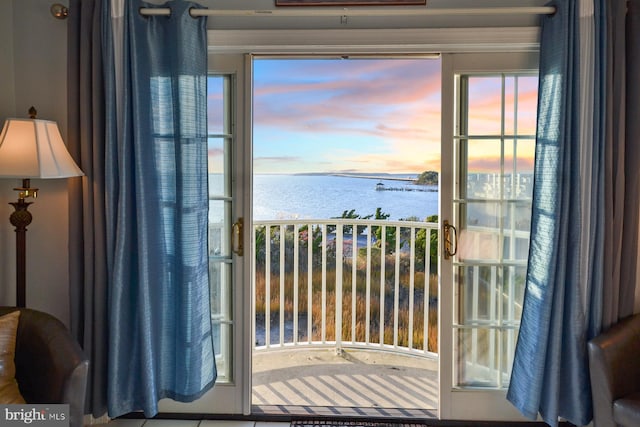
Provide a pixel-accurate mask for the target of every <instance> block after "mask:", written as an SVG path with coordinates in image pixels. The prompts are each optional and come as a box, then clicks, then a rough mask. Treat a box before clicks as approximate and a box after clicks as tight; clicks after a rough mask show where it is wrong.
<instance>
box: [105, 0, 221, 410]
mask: <svg viewBox="0 0 640 427" xmlns="http://www.w3.org/2000/svg"><path fill="white" fill-rule="evenodd" d="M105 3H106V4H105V9H104V11H103V18H104V24H105V26H104V28H105V31H106V33H107V34H106V37H105V39H106V40H107V44H108V45H107V46H106V49H105V52H106V56H105V69H106V75H107V77H106V82H105V84H106V97H107V112H106V116H107V125H106V134H107V136H106V156H107V159H106V179H107V206H106V209H107V235H108V236H107V240H108V242H107V252H108V270H109V326H110V332H109V365H108V378H109V379H108V410H109V415H110V416H111V417H117V416H119V415H122V414H125V413H128V412H132V411H139V410H142V411H144V414H145V416H147V417H152V416H154V415H155V414H156V413H157V412H158V401H159V400H160V399H162V398H171V399H174V400H178V401H183V402H188V401H193V400H195V399H197V398H199V397H200V396H201V395H202V394H203V393H204V392H206V391H207V390H209V389H210V388H211V387H212V386H213V384H214V382H215V379H216V368H215V359H214V351H213V339H212V327H211V315H210V295H209V281H208V256H207V255H208V254H207V238H206V236H207V223H208V218H207V215H208V189H207V185H208V184H207V111H206V109H207V102H206V97H207V75H206V74H207V43H206V20H205V19H202V18H192V17H191V16H190V15H189V9H190V8H194V7H198V6H197V5H195V4H193V3H189V2H186V1H181V0H176V1H172V2H169V3H167V4H165V5H162V7H168V8H170V9H171V15H170V17H166V16H157V17H143V16H141V15H140V14H139V12H138V11H139V9H140V8H141V7H152V6H151V5H149V4H146V3H143V2H141V1H139V0H127V1H124V2H122V1H118V0H111V1H109V2H105Z"/></svg>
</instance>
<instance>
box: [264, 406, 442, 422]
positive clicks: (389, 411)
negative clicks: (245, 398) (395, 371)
mask: <svg viewBox="0 0 640 427" xmlns="http://www.w3.org/2000/svg"><path fill="white" fill-rule="evenodd" d="M251 414H252V415H255V416H267V417H269V416H275V417H282V416H290V417H295V418H299V417H309V418H313V417H333V418H335V417H345V418H359V417H362V418H367V419H370V420H371V419H381V420H389V419H404V420H407V419H416V418H419V419H437V418H438V415H437V410H435V409H406V408H373V407H371V408H357V407H344V406H307V405H304V406H297V405H252V406H251Z"/></svg>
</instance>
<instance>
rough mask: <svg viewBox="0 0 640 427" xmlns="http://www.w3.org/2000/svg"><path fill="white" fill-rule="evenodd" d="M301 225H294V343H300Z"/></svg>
mask: <svg viewBox="0 0 640 427" xmlns="http://www.w3.org/2000/svg"><path fill="white" fill-rule="evenodd" d="M299 239H300V226H299V225H298V224H294V225H293V343H294V344H295V345H297V344H298V299H299V297H300V296H299V295H298V287H299V286H300V283H299V282H300V281H299V280H298V274H299V263H300V259H299V258H300V255H299V254H298V251H299V250H300V242H299Z"/></svg>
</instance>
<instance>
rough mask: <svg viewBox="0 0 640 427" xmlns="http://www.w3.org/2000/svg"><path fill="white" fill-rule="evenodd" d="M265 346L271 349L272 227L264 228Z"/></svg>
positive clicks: (266, 226) (268, 225)
mask: <svg viewBox="0 0 640 427" xmlns="http://www.w3.org/2000/svg"><path fill="white" fill-rule="evenodd" d="M264 232H265V238H264V244H265V248H264V299H265V302H264V345H265V346H266V347H267V348H269V347H271V225H270V224H267V225H265V226H264Z"/></svg>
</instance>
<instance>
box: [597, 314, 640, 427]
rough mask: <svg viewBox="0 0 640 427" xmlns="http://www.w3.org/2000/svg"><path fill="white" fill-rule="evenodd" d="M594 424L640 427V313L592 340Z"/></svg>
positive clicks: (598, 425)
mask: <svg viewBox="0 0 640 427" xmlns="http://www.w3.org/2000/svg"><path fill="white" fill-rule="evenodd" d="M589 371H590V376H591V393H592V396H593V419H594V427H615V426H625V427H631V426H635V427H637V426H640V314H639V315H635V316H631V317H628V318H626V319H623V320H621V321H620V322H619V323H617V324H616V325H614V326H612V327H611V328H610V329H609V330H607V331H605V332H604V333H602V334H600V335H599V336H597V337H596V338H594V339H593V340H591V341H590V342H589Z"/></svg>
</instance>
